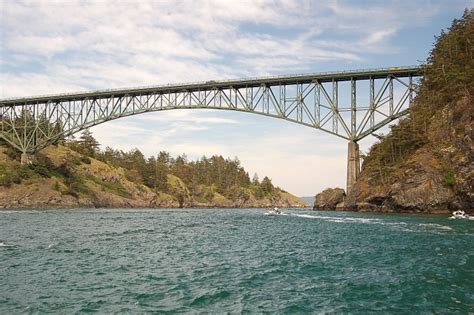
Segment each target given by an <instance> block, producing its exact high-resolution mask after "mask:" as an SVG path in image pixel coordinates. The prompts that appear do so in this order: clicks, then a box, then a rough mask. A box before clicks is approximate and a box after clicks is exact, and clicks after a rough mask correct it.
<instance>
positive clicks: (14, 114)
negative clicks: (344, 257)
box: [0, 67, 421, 154]
mask: <svg viewBox="0 0 474 315" xmlns="http://www.w3.org/2000/svg"><path fill="white" fill-rule="evenodd" d="M420 75H421V70H420V68H419V67H397V68H388V69H375V70H361V71H344V72H331V73H329V72H327V73H317V74H310V75H293V76H279V77H268V78H255V79H243V80H227V81H207V82H204V83H190V84H173V85H163V86H154V87H142V88H131V89H120V90H104V91H97V92H86V93H73V94H59V95H50V96H39V97H26V98H14V99H3V100H0V117H1V129H0V137H1V138H3V139H4V140H5V141H6V142H8V143H9V144H10V145H12V146H13V147H15V148H16V149H18V150H20V151H21V152H23V153H28V154H32V153H35V152H37V151H38V150H40V149H42V148H44V147H46V146H48V145H49V144H52V143H54V142H56V141H57V140H58V139H60V138H63V137H68V136H70V135H72V134H74V133H77V132H79V131H81V130H83V129H86V128H90V127H93V126H95V125H98V124H101V123H104V122H106V121H110V120H114V119H118V118H122V117H126V116H132V115H138V114H141V113H147V112H154V111H161V110H171V109H220V110H232V111H240V112H247V113H254V114H260V115H264V116H269V117H274V118H280V119H284V120H288V121H291V122H294V123H298V124H301V125H305V126H308V127H311V128H315V129H320V130H322V131H325V132H327V133H330V134H332V135H335V136H338V137H341V138H344V139H347V140H349V141H350V142H357V141H358V140H360V139H362V138H364V137H366V136H367V135H369V134H371V133H373V132H375V131H376V130H378V129H380V128H381V127H383V126H385V125H387V124H388V123H389V122H391V121H393V120H395V119H397V118H399V117H400V116H402V115H404V114H405V113H406V112H407V109H408V108H409V106H410V104H411V102H412V99H413V96H414V93H415V92H416V82H414V79H416V78H417V77H419V76H420Z"/></svg>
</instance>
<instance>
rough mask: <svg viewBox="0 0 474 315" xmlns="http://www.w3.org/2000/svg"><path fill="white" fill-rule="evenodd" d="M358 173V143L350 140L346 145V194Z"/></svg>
mask: <svg viewBox="0 0 474 315" xmlns="http://www.w3.org/2000/svg"><path fill="white" fill-rule="evenodd" d="M359 173H360V157H359V144H358V143H357V142H355V141H350V142H349V143H348V146H347V180H346V184H347V186H346V194H349V192H350V191H351V190H352V188H353V187H354V184H355V182H356V180H357V178H358V177H359Z"/></svg>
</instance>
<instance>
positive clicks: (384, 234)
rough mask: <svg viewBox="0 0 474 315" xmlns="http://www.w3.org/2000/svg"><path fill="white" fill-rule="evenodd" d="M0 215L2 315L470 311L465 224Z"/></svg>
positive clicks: (470, 228)
mask: <svg viewBox="0 0 474 315" xmlns="http://www.w3.org/2000/svg"><path fill="white" fill-rule="evenodd" d="M263 213H264V210H256V209H251V210H249V209H241V210H238V209H227V210H224V209H193V210H75V211H73V210H55V211H4V212H0V314H16V313H43V312H50V313H61V314H70V313H77V312H79V313H80V312H98V313H107V314H108V313H155V312H156V313H162V312H170V313H182V312H185V313H186V312H190V313H196V312H211V313H222V312H229V313H241V312H250V313H261V312H269V313H274V312H277V313H333V312H335V313H360V314H367V313H378V314H382V313H410V314H415V313H442V314H456V313H459V314H466V313H470V312H474V250H473V245H474V221H463V220H448V219H447V218H446V217H432V216H407V215H405V216H402V215H372V214H355V213H343V212H338V213H335V212H318V213H316V212H311V211H297V210H287V213H288V214H289V215H287V216H273V217H272V216H265V215H263Z"/></svg>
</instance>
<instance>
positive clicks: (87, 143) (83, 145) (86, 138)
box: [78, 129, 100, 157]
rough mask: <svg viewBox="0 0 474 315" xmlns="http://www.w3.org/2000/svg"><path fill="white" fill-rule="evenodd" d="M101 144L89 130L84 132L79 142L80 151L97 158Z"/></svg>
mask: <svg viewBox="0 0 474 315" xmlns="http://www.w3.org/2000/svg"><path fill="white" fill-rule="evenodd" d="M99 146H100V144H99V142H98V141H97V140H96V139H95V138H94V137H93V136H92V132H91V131H90V130H89V129H85V130H84V131H82V133H81V136H80V137H79V141H78V150H79V152H80V153H82V154H84V155H88V156H92V157H95V156H96V154H97V153H98V152H99Z"/></svg>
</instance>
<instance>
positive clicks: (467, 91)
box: [345, 10, 474, 213]
mask: <svg viewBox="0 0 474 315" xmlns="http://www.w3.org/2000/svg"><path fill="white" fill-rule="evenodd" d="M473 32H474V10H466V11H465V12H464V16H463V17H462V19H460V20H454V22H453V25H452V26H451V27H450V29H449V30H448V32H443V34H442V35H441V36H439V37H438V38H437V43H436V45H435V47H434V48H433V50H432V51H431V53H430V56H429V58H428V64H427V65H425V66H424V67H423V72H424V77H423V79H422V81H421V85H420V88H419V90H418V95H417V97H416V98H415V100H414V104H413V105H412V106H411V108H410V116H409V117H406V118H404V119H402V120H401V121H400V122H399V124H398V125H395V126H392V130H391V132H390V133H389V134H388V135H386V136H385V137H384V139H382V141H381V142H379V143H377V144H375V145H374V146H372V148H371V149H370V152H369V153H368V154H367V156H366V157H365V158H364V163H363V166H362V171H361V174H360V177H359V179H358V180H357V183H356V184H355V186H354V188H353V189H352V191H350V192H349V193H348V197H347V198H346V201H345V204H346V207H347V208H348V209H352V210H356V211H384V212H424V213H448V212H450V211H452V210H455V209H463V210H465V211H467V212H470V213H473V210H474V154H473V152H474V143H473V139H472V135H473V117H472V115H473V112H474V59H473V58H472V54H469V53H468V52H469V50H468V49H469V47H472V34H473Z"/></svg>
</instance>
